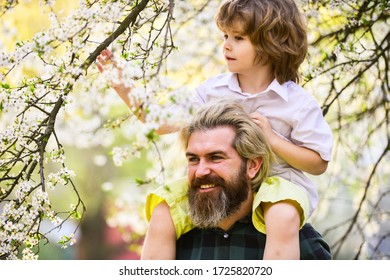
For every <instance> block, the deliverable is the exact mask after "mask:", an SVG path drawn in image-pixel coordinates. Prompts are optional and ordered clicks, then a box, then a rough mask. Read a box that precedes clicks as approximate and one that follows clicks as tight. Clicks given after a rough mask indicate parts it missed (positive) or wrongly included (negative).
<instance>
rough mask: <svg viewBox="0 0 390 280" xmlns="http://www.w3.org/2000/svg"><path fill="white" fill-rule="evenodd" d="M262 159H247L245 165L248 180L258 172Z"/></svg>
mask: <svg viewBox="0 0 390 280" xmlns="http://www.w3.org/2000/svg"><path fill="white" fill-rule="evenodd" d="M262 164H263V159H262V158H261V157H258V158H254V159H248V161H247V164H246V174H247V176H248V178H249V179H250V180H252V179H253V178H254V177H255V176H256V174H257V173H258V172H259V170H260V167H261V165H262Z"/></svg>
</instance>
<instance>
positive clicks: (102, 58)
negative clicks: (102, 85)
mask: <svg viewBox="0 0 390 280" xmlns="http://www.w3.org/2000/svg"><path fill="white" fill-rule="evenodd" d="M96 65H97V68H98V69H99V71H100V72H101V73H103V72H104V71H106V70H109V69H111V70H114V71H116V72H117V74H116V76H117V79H115V82H114V81H112V82H111V83H112V84H111V87H112V88H113V89H115V90H116V91H120V92H125V93H129V92H130V90H131V88H128V87H125V85H124V84H123V80H122V68H121V67H119V66H118V65H117V63H116V62H115V57H114V55H113V53H112V52H111V51H110V50H108V49H105V50H103V51H102V52H101V53H100V55H99V56H98V57H97V59H96ZM120 92H118V94H119V95H121V93H120ZM125 102H126V101H125Z"/></svg>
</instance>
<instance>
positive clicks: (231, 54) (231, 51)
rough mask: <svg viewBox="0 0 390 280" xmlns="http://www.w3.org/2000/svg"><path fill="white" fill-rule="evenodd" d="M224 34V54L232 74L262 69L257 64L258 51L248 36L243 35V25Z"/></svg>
mask: <svg viewBox="0 0 390 280" xmlns="http://www.w3.org/2000/svg"><path fill="white" fill-rule="evenodd" d="M222 32H223V34H224V44H223V54H224V56H225V61H226V64H227V67H228V70H229V71H230V72H232V73H237V74H246V73H253V71H254V70H255V69H256V68H257V67H260V65H259V64H255V63H254V62H255V59H256V49H255V46H254V45H253V44H252V42H251V40H250V38H249V36H248V35H243V28H242V23H240V21H236V23H235V24H233V26H231V27H230V28H227V29H225V30H223V31H222Z"/></svg>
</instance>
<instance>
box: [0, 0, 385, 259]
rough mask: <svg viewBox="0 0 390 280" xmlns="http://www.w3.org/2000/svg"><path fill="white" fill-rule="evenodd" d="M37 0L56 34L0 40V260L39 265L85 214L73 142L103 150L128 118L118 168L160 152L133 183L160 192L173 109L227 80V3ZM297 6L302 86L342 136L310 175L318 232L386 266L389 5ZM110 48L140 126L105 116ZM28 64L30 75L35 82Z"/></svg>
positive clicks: (333, 0) (7, 5) (380, 1)
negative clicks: (66, 195)
mask: <svg viewBox="0 0 390 280" xmlns="http://www.w3.org/2000/svg"><path fill="white" fill-rule="evenodd" d="M21 2H22V1H15V0H6V1H5V2H4V4H3V5H2V6H1V7H0V16H1V17H2V18H4V17H6V16H7V15H9V14H12V13H13V11H14V9H16V8H17V7H18V5H22V4H23V3H21ZM40 3H41V9H42V11H43V13H44V15H45V16H46V17H47V18H48V19H49V20H50V26H49V27H48V28H47V29H45V30H43V31H41V32H38V33H36V34H35V35H34V36H33V37H32V38H29V39H28V40H19V41H18V42H17V44H16V46H14V47H13V48H12V49H10V50H8V49H6V48H5V47H3V46H5V44H4V42H2V41H0V46H2V50H1V52H0V76H1V79H0V81H1V83H0V119H1V122H0V128H1V129H0V209H1V216H0V259H18V258H20V259H36V258H38V257H39V249H40V246H41V245H40V244H42V241H43V242H45V241H46V242H48V238H47V234H49V233H50V231H52V230H56V229H58V228H61V227H62V226H63V225H64V223H66V222H68V221H69V220H75V221H77V223H78V225H79V224H80V223H82V222H83V217H84V214H85V211H86V208H87V207H86V205H85V202H84V200H83V198H82V197H81V195H80V191H79V190H80V189H79V188H80V187H79V186H78V185H77V184H76V183H75V176H76V174H75V172H74V171H73V170H72V166H69V165H68V164H67V162H66V149H65V148H64V147H65V146H64V144H63V143H64V142H68V141H71V142H72V141H73V142H77V141H80V139H82V140H83V141H82V142H83V143H82V144H83V145H85V146H98V145H105V141H107V139H109V138H110V137H113V134H111V133H112V131H113V130H115V129H116V128H117V127H118V126H121V125H126V124H125V123H130V124H131V125H130V126H131V127H132V128H131V129H129V130H131V131H128V133H131V134H132V135H133V136H134V141H132V143H129V144H127V145H125V146H121V147H113V148H112V157H113V161H114V162H115V163H116V164H117V165H121V164H122V163H123V162H124V161H126V160H127V159H128V158H133V157H137V156H139V154H140V153H141V152H142V151H150V150H153V151H154V154H155V155H156V154H157V158H158V159H159V160H157V161H156V160H154V161H153V163H154V165H153V167H152V168H151V170H150V172H149V173H148V175H147V178H134V179H135V181H136V182H137V183H138V184H140V185H142V184H148V183H153V184H156V185H159V184H164V183H165V182H166V180H167V178H168V177H171V176H174V172H175V171H177V170H170V169H169V166H167V165H166V163H165V162H164V160H163V158H165V154H164V148H161V146H163V145H162V144H161V143H164V141H167V142H168V146H169V144H172V139H170V138H169V139H167V140H164V139H160V138H159V137H158V136H157V135H156V133H155V129H156V128H157V127H159V125H160V124H161V123H165V122H166V121H167V119H168V118H169V119H175V120H176V119H182V118H185V116H186V114H187V113H188V112H186V110H190V109H191V108H190V106H188V108H185V109H186V110H184V111H183V112H181V113H182V114H184V115H182V114H179V112H178V114H177V115H173V114H172V112H170V111H169V110H166V109H165V108H167V106H170V105H171V104H172V103H175V102H180V103H182V104H188V103H187V102H186V101H185V98H187V97H188V94H186V93H188V90H190V89H189V88H191V87H193V86H194V85H196V84H197V83H199V82H200V81H202V80H203V79H205V78H207V77H209V76H210V75H213V74H216V73H219V72H222V71H225V69H224V65H223V62H222V61H221V59H222V56H221V55H220V46H219V42H220V37H221V35H220V33H219V31H218V30H217V28H216V26H215V24H214V23H213V15H214V13H215V11H216V8H217V6H218V5H219V1H215V0H192V1H175V0H166V1H162V0H131V1H130V0H128V1H125V0H105V1H102V0H101V1H98V0H80V1H79V3H78V6H77V7H76V8H74V9H72V10H71V11H70V12H68V13H63V12H61V11H59V10H58V9H57V8H56V1H53V0H52V1H51V0H42V1H40ZM299 4H300V6H301V7H302V10H303V11H304V13H305V14H306V15H307V17H308V27H309V41H310V49H309V54H308V59H307V61H306V63H305V65H303V68H302V73H303V76H304V87H305V88H307V90H308V91H309V92H311V93H312V94H313V95H314V96H315V97H316V98H317V100H318V101H319V103H320V105H321V106H322V108H323V112H324V115H325V117H326V119H327V121H328V122H329V124H330V125H331V127H332V129H333V131H334V134H335V140H336V141H335V151H334V159H333V161H332V164H331V165H330V168H329V170H328V171H327V174H326V175H324V176H320V177H318V178H317V177H316V178H313V180H315V182H316V184H317V185H318V186H319V190H320V195H321V202H320V205H319V207H318V209H317V211H316V213H315V215H314V217H313V223H315V224H316V227H318V228H320V229H321V230H320V231H321V232H323V235H324V237H325V238H326V239H327V240H328V242H329V243H330V244H331V246H332V250H333V253H334V257H335V258H357V259H366V258H373V259H388V258H389V255H390V248H389V247H390V245H389V244H390V238H389V235H390V228H389V227H388V221H389V210H390V209H389V207H388V206H387V205H389V203H388V202H389V200H390V197H389V192H390V189H389V182H390V178H389V177H390V176H389V175H388V174H390V172H389V169H390V163H389V162H390V161H389V147H390V145H389V143H390V140H389V139H390V132H389V129H390V126H389V101H390V95H389V87H390V83H389V73H390V71H389V48H390V47H389V42H390V40H389V34H390V31H389V28H388V26H389V14H390V13H389V5H388V2H387V1H385V0H375V1H366V0H355V1H348V2H345V1H338V0H320V1H312V0H301V1H300V2H299ZM3 29H7V28H3ZM9 29H11V30H12V28H9ZM6 32H8V31H6ZM106 48H109V49H111V50H112V51H113V52H114V54H115V57H116V59H115V64H116V65H117V66H119V67H120V68H122V73H121V74H122V77H123V81H124V82H125V83H126V85H127V86H131V87H134V90H132V92H131V95H130V98H131V99H132V100H133V101H135V103H139V104H141V103H142V104H143V106H144V108H147V115H146V122H145V124H143V125H140V124H139V123H138V121H137V120H136V118H135V117H133V116H132V115H131V114H125V115H122V116H118V117H117V118H114V119H112V117H111V115H110V110H111V108H112V107H113V106H116V103H115V102H116V101H118V100H119V99H118V98H117V99H115V101H114V100H113V99H112V98H111V97H112V95H110V94H112V92H113V90H112V88H111V87H110V85H112V84H115V83H116V82H117V81H118V78H119V77H118V72H117V71H115V69H116V68H115V67H113V68H112V69H111V70H112V71H110V69H108V70H107V71H105V72H104V73H103V74H100V73H99V72H98V71H97V69H96V67H95V66H94V61H95V60H96V58H97V56H98V55H99V53H100V52H101V51H102V50H104V49H106ZM26 68H28V69H31V68H32V69H33V71H31V73H29V74H26V71H25V70H26ZM27 72H28V71H27ZM119 102H120V101H119ZM188 105H190V104H188ZM121 106H124V105H123V104H121ZM77 112H83V113H82V114H81V115H83V116H84V117H83V118H82V117H80V114H79V113H77ZM82 124H84V125H82ZM65 131H67V133H64V132H65ZM67 135H72V136H73V137H70V138H71V139H68V138H69V137H68V136H67ZM67 137H68V138H67ZM78 143H80V142H78ZM83 147H84V146H83ZM162 154H164V156H163V155H162ZM58 189H66V191H68V192H71V193H72V194H73V198H74V201H72V202H71V204H70V205H69V206H68V207H67V208H66V209H62V208H61V207H60V208H59V206H58V205H54V204H52V202H51V198H50V197H51V194H52V193H53V192H55V191H56V190H58ZM62 207H63V206H62ZM45 220H47V221H49V222H50V223H51V224H52V225H53V227H52V229H51V230H49V231H48V232H44V231H43V229H42V222H43V221H45ZM78 227H79V226H76V227H75V229H74V233H73V234H70V235H66V236H63V237H62V238H61V239H60V240H59V243H60V244H61V245H62V246H63V247H66V246H69V245H72V244H73V243H74V242H75V233H76V232H77V230H78ZM356 244H358V245H356ZM345 252H348V253H345Z"/></svg>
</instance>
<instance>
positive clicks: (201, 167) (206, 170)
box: [195, 160, 211, 178]
mask: <svg viewBox="0 0 390 280" xmlns="http://www.w3.org/2000/svg"><path fill="white" fill-rule="evenodd" d="M210 173H211V170H210V167H209V165H208V163H207V162H206V161H204V160H201V161H200V162H199V164H198V166H197V168H196V171H195V177H196V178H199V177H203V176H206V175H209V174H210Z"/></svg>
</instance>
